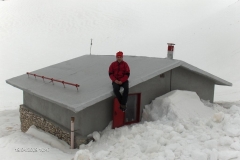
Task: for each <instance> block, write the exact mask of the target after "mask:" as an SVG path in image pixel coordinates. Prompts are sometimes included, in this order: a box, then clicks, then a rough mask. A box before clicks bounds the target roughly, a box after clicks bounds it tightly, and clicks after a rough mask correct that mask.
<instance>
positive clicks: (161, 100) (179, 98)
mask: <svg viewBox="0 0 240 160" xmlns="http://www.w3.org/2000/svg"><path fill="white" fill-rule="evenodd" d="M156 106H161V107H156ZM203 106H204V104H203V103H202V102H201V101H200V98H199V97H198V95H197V94H196V93H195V92H189V91H179V90H176V91H172V92H169V93H167V94H165V95H163V96H161V97H158V98H156V99H155V100H154V101H153V102H152V103H151V104H150V105H146V106H145V109H144V110H143V119H144V120H146V121H154V120H158V119H162V118H166V119H168V120H176V118H180V119H193V118H200V117H201V118H209V117H211V116H212V114H213V110H212V109H210V108H207V107H203ZM183 108H184V109H183ZM186 110H187V112H186Z"/></svg>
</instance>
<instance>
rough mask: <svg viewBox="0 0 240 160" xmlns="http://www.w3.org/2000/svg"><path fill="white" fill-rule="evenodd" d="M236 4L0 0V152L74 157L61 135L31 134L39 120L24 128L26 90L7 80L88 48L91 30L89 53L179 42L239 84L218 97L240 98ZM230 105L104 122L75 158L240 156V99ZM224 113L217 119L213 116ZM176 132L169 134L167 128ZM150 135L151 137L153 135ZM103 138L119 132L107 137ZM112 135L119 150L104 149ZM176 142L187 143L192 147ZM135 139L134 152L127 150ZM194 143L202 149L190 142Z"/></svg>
mask: <svg viewBox="0 0 240 160" xmlns="http://www.w3.org/2000/svg"><path fill="white" fill-rule="evenodd" d="M239 8H240V2H239V1H237V0H221V1H219V0H196V1H190V0H169V1H163V0H151V1H144V0H121V1H120V0H103V1H97V0H58V1H57V0H52V1H49V0H41V1H39V0H5V1H0V56H1V59H0V60H1V61H0V64H1V67H0V92H1V94H0V110H1V112H0V115H1V116H0V127H1V128H0V129H1V132H0V136H1V137H0V155H1V156H3V158H1V159H11V158H12V159H23V158H24V159H42V158H41V156H43V155H44V157H45V158H46V159H72V158H73V157H74V155H75V154H74V153H70V152H72V151H69V150H68V149H66V145H64V144H62V146H61V145H60V144H59V143H60V142H59V143H58V142H56V144H57V145H56V146H57V147H56V146H54V145H53V144H52V143H53V142H44V141H42V140H41V138H39V137H38V138H34V136H36V135H41V134H40V133H39V132H40V131H36V129H34V127H33V128H31V131H32V132H30V131H29V133H28V134H24V133H21V132H20V129H19V126H20V122H19V117H18V116H19V113H18V110H17V109H18V107H19V105H20V104H22V92H21V91H19V90H18V89H16V88H14V87H12V86H10V85H8V84H6V82H5V80H6V79H9V78H12V77H15V76H18V75H21V74H24V73H26V72H28V71H34V70H37V69H40V68H43V67H46V66H49V65H52V64H55V63H58V62H62V61H65V60H68V59H71V58H75V57H78V56H81V55H85V54H89V52H90V39H93V47H92V54H96V55H111V54H113V55H114V54H115V53H116V52H117V51H119V50H122V51H123V52H124V54H126V55H137V56H151V57H163V58H164V57H166V55H167V51H166V50H167V44H166V43H168V42H173V43H175V44H176V46H175V52H174V58H176V59H180V60H183V61H185V62H187V63H190V64H192V65H194V66H196V67H199V68H201V69H203V70H205V71H207V72H210V73H212V74H214V75H216V76H219V77H220V78H223V79H225V80H227V81H230V82H232V83H233V87H218V86H217V87H216V91H215V100H216V101H239V97H240V74H238V70H239V68H240V63H239V60H240V45H239V44H240V9H239ZM179 96H180V97H181V96H182V94H180V95H179ZM197 103H198V104H199V103H200V101H199V102H197ZM177 104H178V103H177ZM195 104H196V103H194V104H189V105H186V106H191V105H195ZM224 104H226V103H224ZM178 105H179V104H178ZM228 105H230V106H233V107H231V108H230V109H224V108H221V106H212V109H213V112H214V113H213V115H212V116H210V117H211V118H212V117H215V119H214V118H213V120H212V121H210V122H209V121H208V119H207V118H205V119H200V120H193V121H186V122H185V121H176V122H174V123H173V122H172V121H165V120H158V121H155V122H145V123H143V124H139V125H136V126H132V127H123V128H119V129H116V130H110V129H109V128H107V129H106V131H105V132H103V133H101V138H100V140H99V143H96V144H95V143H94V144H91V145H89V146H82V149H85V150H81V151H80V152H82V154H76V157H77V155H82V156H84V155H85V156H87V157H89V156H92V157H93V158H94V159H102V158H103V156H104V155H105V156H106V155H108V157H109V158H108V159H112V160H116V159H120V158H121V157H117V156H116V155H118V154H120V153H124V154H123V155H127V156H126V157H122V159H127V157H129V155H131V154H134V153H136V154H137V155H139V156H135V159H145V158H144V157H145V156H150V157H151V156H152V157H153V158H152V159H154V157H155V158H156V157H159V158H158V159H173V158H172V157H173V156H174V157H177V156H180V157H181V156H183V158H185V159H187V158H189V157H194V159H198V158H197V157H200V159H201V160H202V159H205V158H206V156H207V157H210V159H211V160H215V159H216V156H217V157H220V159H230V158H235V159H238V158H236V157H238V155H239V150H240V147H239V146H240V145H239V135H238V134H239V133H240V132H239V130H238V128H239V126H238V124H239V119H240V116H239V109H238V107H239V106H238V105H239V103H238V102H236V103H228ZM203 108H204V107H203ZM8 109H12V110H8ZM188 114H189V113H188ZM180 117H181V116H180ZM216 117H218V118H216ZM219 117H220V118H219ZM221 117H224V120H223V119H221ZM219 119H220V122H216V121H219ZM209 127H210V129H209ZM179 130H180V131H179ZM34 131H35V132H34ZM145 131H146V132H145ZM148 131H149V132H148ZM171 131H172V132H171ZM36 132H37V133H36ZM136 132H137V133H139V132H140V133H141V134H136ZM160 132H161V133H160ZM169 132H170V133H171V134H167V133H169ZM34 133H35V134H34ZM156 133H159V134H156ZM164 133H165V134H167V135H168V136H167V137H164V136H161V137H163V138H164V139H161V138H160V139H159V140H158V141H157V142H156V138H159V137H155V136H160V135H162V134H163V135H165V134H164ZM95 134H96V135H98V133H95ZM44 136H46V135H45V134H44ZM44 136H43V137H44ZM146 137H151V138H152V139H151V138H150V139H149V141H148V139H147V138H146ZM173 137H175V138H173ZM106 138H110V139H112V140H113V141H110V142H108V141H107V140H106ZM47 139H50V138H47ZM52 139H53V138H52ZM139 139H146V141H139ZM108 140H109V139H108ZM117 140H119V141H117ZM116 141H117V142H116ZM135 141H138V142H139V143H135ZM106 142H108V143H110V144H113V143H114V144H118V143H119V144H120V146H119V147H120V148H117V151H116V150H115V149H116V148H115V147H114V146H113V147H109V148H106V150H98V149H99V148H104V147H103V146H106V145H108V144H107V143H106ZM176 142H178V143H176ZM186 143H187V144H186ZM143 144H145V145H143ZM148 144H149V145H148ZM160 144H161V145H160ZM163 145H165V148H164V147H162V146H163ZM179 145H181V146H187V147H186V152H184V151H183V149H182V148H179ZM59 146H61V147H59ZM129 146H131V149H133V151H132V150H131V149H130V150H127V149H126V148H128V147H129ZM32 147H35V148H36V147H37V148H40V149H39V150H38V152H37V153H26V152H21V153H20V152H16V150H17V148H25V149H26V148H32ZM121 147H122V148H121ZM159 147H160V148H159ZM161 147H162V148H161ZM166 147H167V148H168V149H166ZM194 147H195V148H197V149H195V150H191V149H192V148H194ZM41 148H42V149H43V150H44V149H46V148H47V149H46V152H44V154H43V153H40V151H41ZM49 148H50V150H49ZM64 148H65V149H64ZM125 149H126V150H125ZM158 151H159V152H158ZM75 152H76V151H75ZM140 152H141V154H140ZM111 156H113V157H115V158H111ZM227 156H229V157H227ZM53 157H54V158H53ZM211 157H212V158H211ZM132 159H134V158H132ZM190 159H191V158H190Z"/></svg>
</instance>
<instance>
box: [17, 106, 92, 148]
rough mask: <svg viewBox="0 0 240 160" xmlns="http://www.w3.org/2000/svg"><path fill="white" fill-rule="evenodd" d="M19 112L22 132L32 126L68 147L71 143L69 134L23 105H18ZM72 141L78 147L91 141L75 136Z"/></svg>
mask: <svg viewBox="0 0 240 160" xmlns="http://www.w3.org/2000/svg"><path fill="white" fill-rule="evenodd" d="M19 112H20V122H21V130H22V132H26V131H27V130H28V129H29V128H30V127H31V126H32V125H34V126H36V127H37V128H39V129H41V130H43V131H45V132H48V133H50V134H52V135H54V136H56V137H58V138H59V139H61V140H63V141H65V142H67V143H68V144H69V145H70V142H71V134H70V132H68V131H66V130H64V129H62V128H60V127H58V126H57V125H54V124H53V123H52V122H50V121H49V120H47V119H45V118H43V117H42V116H40V115H38V114H36V113H33V112H31V111H30V110H29V109H28V108H26V107H24V106H23V105H20V108H19ZM69 123H70V121H69ZM74 140H75V142H74V143H75V144H74V146H75V147H78V146H79V145H80V144H87V143H88V142H89V141H91V140H93V139H92V138H79V137H76V136H75V137H74Z"/></svg>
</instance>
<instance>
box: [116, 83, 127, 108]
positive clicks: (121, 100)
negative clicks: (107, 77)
mask: <svg viewBox="0 0 240 160" xmlns="http://www.w3.org/2000/svg"><path fill="white" fill-rule="evenodd" d="M112 85H113V92H114V94H115V95H116V97H117V99H118V102H119V103H120V104H121V105H126V103H127V99H128V81H126V82H124V83H122V84H121V85H120V84H117V83H115V82H113V83H112ZM120 87H123V89H124V91H123V94H122V95H121V93H120V92H119V90H120Z"/></svg>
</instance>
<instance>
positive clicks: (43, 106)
mask: <svg viewBox="0 0 240 160" xmlns="http://www.w3.org/2000/svg"><path fill="white" fill-rule="evenodd" d="M23 95H24V101H23V102H24V106H26V107H27V108H29V109H31V110H32V111H34V112H37V113H38V114H40V115H42V116H43V117H44V118H46V119H48V120H50V121H52V122H54V123H56V124H57V125H58V126H59V127H62V128H64V129H66V130H69V131H70V121H71V117H75V130H76V134H78V135H81V136H86V135H88V134H89V133H92V132H93V131H101V130H103V129H104V128H105V127H106V126H107V125H108V123H109V122H110V121H111V120H112V104H113V97H111V98H108V99H106V100H104V101H102V102H99V103H97V104H95V105H93V106H91V107H88V108H86V109H84V110H82V111H81V112H78V113H74V112H72V111H70V110H68V109H66V108H63V107H61V106H59V105H57V104H54V103H52V102H48V101H46V100H43V99H41V98H39V97H36V96H34V95H31V94H29V93H27V92H24V94H23Z"/></svg>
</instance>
